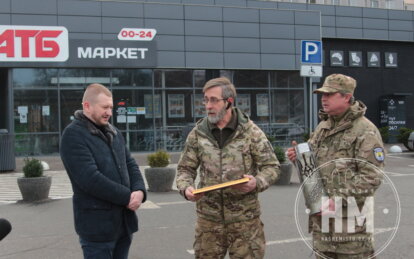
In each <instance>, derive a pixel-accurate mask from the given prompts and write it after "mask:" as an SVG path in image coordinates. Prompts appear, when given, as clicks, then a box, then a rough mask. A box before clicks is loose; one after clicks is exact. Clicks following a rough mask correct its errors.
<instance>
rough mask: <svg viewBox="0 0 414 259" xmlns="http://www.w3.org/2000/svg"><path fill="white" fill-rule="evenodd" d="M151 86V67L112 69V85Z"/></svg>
mask: <svg viewBox="0 0 414 259" xmlns="http://www.w3.org/2000/svg"><path fill="white" fill-rule="evenodd" d="M117 86H127V87H152V70H151V69H114V70H112V87H117Z"/></svg>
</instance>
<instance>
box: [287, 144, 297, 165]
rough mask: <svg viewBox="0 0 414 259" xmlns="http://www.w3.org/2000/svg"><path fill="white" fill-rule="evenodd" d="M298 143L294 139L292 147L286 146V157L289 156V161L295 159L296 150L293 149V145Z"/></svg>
mask: <svg viewBox="0 0 414 259" xmlns="http://www.w3.org/2000/svg"><path fill="white" fill-rule="evenodd" d="M297 144H298V143H296V141H292V146H293V147H290V148H288V150H287V152H286V153H287V156H288V158H289V160H290V161H292V162H295V160H296V151H295V146H296V145H297Z"/></svg>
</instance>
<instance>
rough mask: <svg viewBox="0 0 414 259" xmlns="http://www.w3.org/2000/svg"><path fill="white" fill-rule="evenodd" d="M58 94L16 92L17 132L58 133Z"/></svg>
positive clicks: (45, 91)
mask: <svg viewBox="0 0 414 259" xmlns="http://www.w3.org/2000/svg"><path fill="white" fill-rule="evenodd" d="M57 92H58V91H57V90H14V118H15V119H14V128H15V132H16V133H21V132H54V131H58V130H59V129H58V99H57Z"/></svg>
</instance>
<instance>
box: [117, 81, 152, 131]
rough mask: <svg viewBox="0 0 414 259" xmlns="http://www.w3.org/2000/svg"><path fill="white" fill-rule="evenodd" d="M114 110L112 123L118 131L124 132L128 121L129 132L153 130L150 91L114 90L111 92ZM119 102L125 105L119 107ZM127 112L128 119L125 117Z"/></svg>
mask: <svg viewBox="0 0 414 259" xmlns="http://www.w3.org/2000/svg"><path fill="white" fill-rule="evenodd" d="M112 95H113V102H114V110H113V114H112V116H113V123H114V125H115V126H116V127H117V128H118V129H120V130H125V129H126V128H127V127H126V122H127V119H128V129H129V130H140V129H151V128H153V121H152V109H151V108H150V107H151V106H148V102H149V104H150V105H152V91H151V90H138V89H136V90H124V89H116V88H115V89H114V90H113V91H112ZM120 102H123V103H125V104H124V105H119V104H120ZM126 111H128V117H126Z"/></svg>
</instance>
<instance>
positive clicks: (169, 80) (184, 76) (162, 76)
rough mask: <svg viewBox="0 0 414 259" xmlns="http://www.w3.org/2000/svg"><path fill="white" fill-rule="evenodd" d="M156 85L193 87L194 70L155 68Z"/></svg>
mask: <svg viewBox="0 0 414 259" xmlns="http://www.w3.org/2000/svg"><path fill="white" fill-rule="evenodd" d="M154 80H155V82H154V86H155V87H168V88H170V87H193V71H192V70H178V69H177V70H155V71H154Z"/></svg>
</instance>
